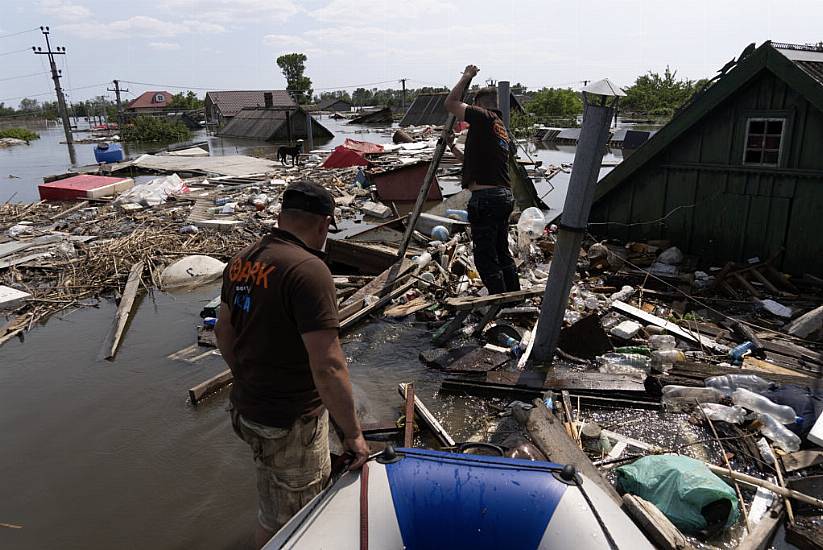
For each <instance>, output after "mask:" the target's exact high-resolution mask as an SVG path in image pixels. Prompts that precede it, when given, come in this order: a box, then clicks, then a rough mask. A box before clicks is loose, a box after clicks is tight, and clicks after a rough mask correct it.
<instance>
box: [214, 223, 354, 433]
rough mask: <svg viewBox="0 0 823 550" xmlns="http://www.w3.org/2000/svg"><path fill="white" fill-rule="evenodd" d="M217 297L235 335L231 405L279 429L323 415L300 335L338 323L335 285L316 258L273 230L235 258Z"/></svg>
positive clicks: (291, 237) (293, 239)
mask: <svg viewBox="0 0 823 550" xmlns="http://www.w3.org/2000/svg"><path fill="white" fill-rule="evenodd" d="M220 296H221V300H222V301H223V302H224V303H225V304H226V305H228V306H229V308H230V309H231V324H232V327H233V328H234V332H235V336H236V338H235V341H234V345H233V348H234V355H235V359H236V363H235V365H234V367H233V368H232V374H233V375H234V382H233V386H232V390H231V401H232V404H233V405H234V407H235V408H236V409H237V410H238V412H239V413H240V414H241V415H243V416H244V417H246V418H249V419H250V420H253V421H255V422H259V423H261V424H265V425H267V426H275V427H279V428H287V427H289V426H291V425H292V424H293V423H294V421H295V420H297V419H298V418H300V417H303V416H312V415H317V414H319V413H320V412H322V411H323V404H322V402H321V400H320V395H319V393H318V392H317V388H316V387H315V385H314V379H313V378H312V374H311V369H310V367H309V356H308V353H307V352H306V347H305V345H304V344H303V339H302V338H301V334H305V333H307V332H312V331H316V330H324V329H336V328H338V327H339V326H340V323H339V319H338V313H337V292H336V290H335V287H334V280H333V279H332V275H331V272H330V271H329V268H328V266H326V264H325V262H324V261H323V260H322V259H321V258H320V257H319V256H318V253H317V252H315V251H314V250H311V249H310V248H308V247H307V246H306V245H305V244H304V243H303V242H302V241H301V240H300V239H298V238H297V237H295V236H294V235H292V234H291V233H288V232H286V231H283V230H280V229H275V230H273V231H272V233H270V234H269V235H267V236H265V237H263V238H262V239H260V240H259V241H258V242H256V243H255V244H253V245H251V246H249V247H248V248H246V249H245V250H243V251H242V252H240V253H239V254H238V255H237V256H235V257H234V258H232V260H231V262H229V265H228V266H226V269H225V270H224V271H223V290H222V292H221V295H220ZM218 322H219V321H218Z"/></svg>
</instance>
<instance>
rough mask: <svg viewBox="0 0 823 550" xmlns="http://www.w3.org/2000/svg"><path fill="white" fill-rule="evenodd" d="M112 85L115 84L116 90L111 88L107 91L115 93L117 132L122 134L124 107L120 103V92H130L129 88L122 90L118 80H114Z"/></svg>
mask: <svg viewBox="0 0 823 550" xmlns="http://www.w3.org/2000/svg"><path fill="white" fill-rule="evenodd" d="M112 83H114V89H113V90H112V89H111V88H106V91H109V92H114V97H115V98H116V99H117V130H118V132H122V131H123V106H122V104H121V103H120V92H128V91H129V90H128V88H127V89H125V90H124V89H122V88H120V81H119V80H117V79H115V80H112Z"/></svg>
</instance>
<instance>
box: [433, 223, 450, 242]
mask: <svg viewBox="0 0 823 550" xmlns="http://www.w3.org/2000/svg"><path fill="white" fill-rule="evenodd" d="M431 237H432V239H434V240H435V241H440V242H441V243H444V242H446V241H448V240H449V230H448V229H446V228H445V227H444V226H442V225H435V226H434V227H433V228H432V233H431Z"/></svg>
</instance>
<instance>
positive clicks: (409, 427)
mask: <svg viewBox="0 0 823 550" xmlns="http://www.w3.org/2000/svg"><path fill="white" fill-rule="evenodd" d="M405 399H406V409H405V412H406V425H405V427H404V430H403V446H404V447H407V448H410V447H414V384H413V383H412V382H409V383H408V384H406V396H405Z"/></svg>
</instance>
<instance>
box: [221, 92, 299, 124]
mask: <svg viewBox="0 0 823 550" xmlns="http://www.w3.org/2000/svg"><path fill="white" fill-rule="evenodd" d="M252 107H281V108H282V107H288V108H296V107H297V102H295V101H294V99H293V98H292V96H291V95H290V94H289V92H287V91H286V90H223V91H218V92H206V99H205V109H206V121H207V122H208V123H209V124H215V125H217V126H223V125H224V124H226V123H227V122H228V121H229V120H231V119H232V118H234V116H236V115H237V113H239V112H240V111H241V110H243V109H246V108H252Z"/></svg>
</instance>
